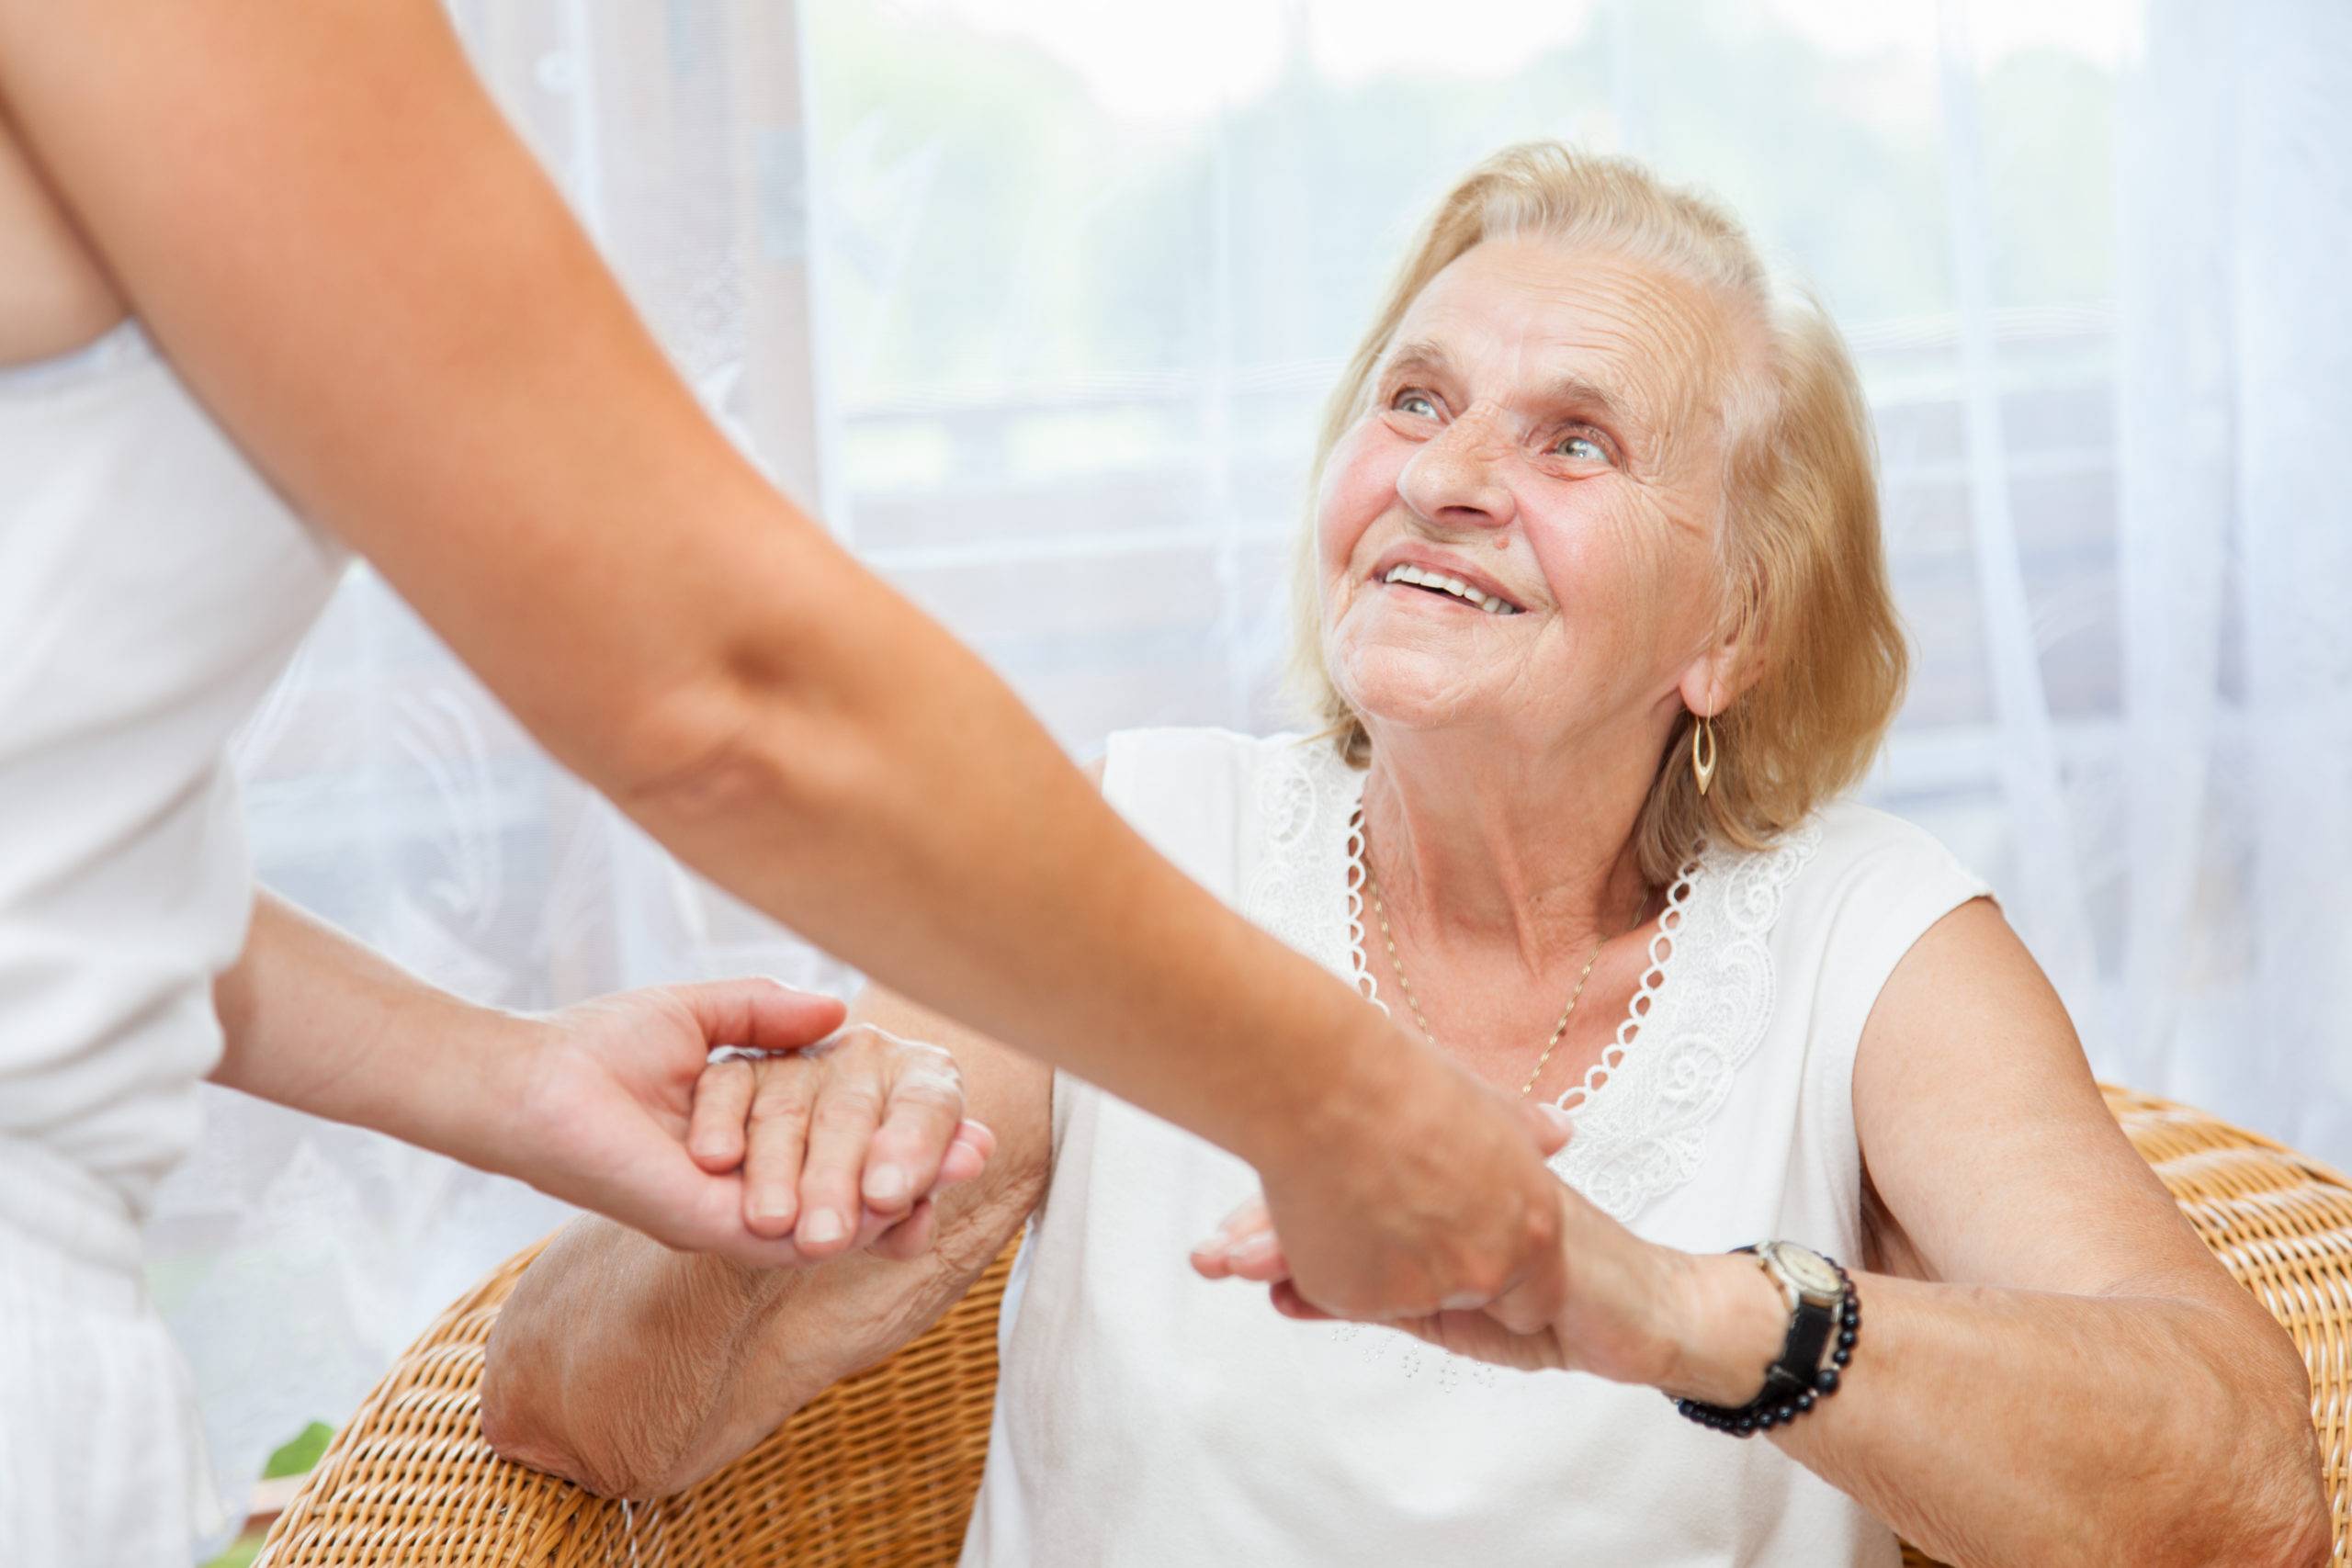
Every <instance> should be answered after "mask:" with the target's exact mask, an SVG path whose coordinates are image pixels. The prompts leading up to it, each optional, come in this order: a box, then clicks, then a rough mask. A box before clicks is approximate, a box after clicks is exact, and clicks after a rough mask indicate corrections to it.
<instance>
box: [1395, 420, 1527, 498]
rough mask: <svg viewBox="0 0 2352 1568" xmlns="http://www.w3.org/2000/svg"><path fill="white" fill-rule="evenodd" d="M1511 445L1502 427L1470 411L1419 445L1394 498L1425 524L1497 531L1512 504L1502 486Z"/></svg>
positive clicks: (1509, 496) (1508, 435)
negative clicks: (1400, 501)
mask: <svg viewBox="0 0 2352 1568" xmlns="http://www.w3.org/2000/svg"><path fill="white" fill-rule="evenodd" d="M1514 446H1515V440H1514V437H1513V436H1512V434H1511V433H1510V431H1508V430H1506V429H1504V428H1503V424H1502V422H1501V421H1499V420H1498V419H1496V418H1495V417H1493V416H1491V415H1486V414H1482V413H1481V412H1480V411H1477V410H1475V409H1474V410H1472V411H1471V412H1467V413H1464V415H1462V417H1460V418H1459V419H1456V420H1455V421H1454V422H1453V423H1451V424H1449V425H1447V426H1446V427H1445V428H1444V429H1443V430H1442V431H1440V432H1438V434H1436V435H1434V436H1432V437H1431V438H1430V439H1429V440H1428V441H1425V442H1423V443H1422V444H1421V447H1420V450H1419V451H1418V452H1415V453H1414V454H1413V456H1412V457H1411V458H1410V459H1409V460H1408V462H1407V463H1406V464H1405V470H1404V472H1403V473H1401V474H1399V475H1397V495H1398V496H1399V497H1401V498H1402V499H1403V501H1404V502H1405V504H1406V505H1408V506H1409V507H1411V508H1412V509H1413V511H1414V512H1416V513H1419V515H1420V516H1421V517H1422V518H1423V519H1424V520H1425V521H1427V522H1430V523H1437V524H1449V525H1453V526H1456V527H1462V526H1470V527H1476V526H1481V525H1484V526H1487V527H1500V526H1501V525H1504V524H1507V523H1509V522H1510V520H1511V518H1512V516H1513V515H1514V513H1515V511H1516V508H1517V503H1516V502H1514V501H1513V500H1512V498H1511V492H1510V486H1509V485H1508V484H1506V483H1504V482H1503V479H1504V475H1503V467H1504V465H1505V464H1506V463H1508V462H1509V461H1510V457H1511V455H1512V452H1513V449H1514Z"/></svg>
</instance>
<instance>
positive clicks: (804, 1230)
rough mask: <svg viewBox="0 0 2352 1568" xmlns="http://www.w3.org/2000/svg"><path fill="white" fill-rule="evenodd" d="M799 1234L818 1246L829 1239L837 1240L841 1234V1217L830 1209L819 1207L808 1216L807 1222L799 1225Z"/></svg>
mask: <svg viewBox="0 0 2352 1568" xmlns="http://www.w3.org/2000/svg"><path fill="white" fill-rule="evenodd" d="M800 1234H801V1235H802V1236H803V1237H804V1238H806V1239H807V1240H808V1241H809V1242H811V1243H814V1244H815V1245H817V1246H819V1247H822V1246H823V1245H824V1244H825V1243H827V1242H829V1241H839V1240H841V1238H842V1217H841V1216H840V1215H839V1214H836V1213H833V1212H832V1211H831V1209H820V1210H818V1211H817V1212H816V1213H813V1214H811V1215H809V1223H808V1224H805V1225H803V1226H802V1227H801V1230H800Z"/></svg>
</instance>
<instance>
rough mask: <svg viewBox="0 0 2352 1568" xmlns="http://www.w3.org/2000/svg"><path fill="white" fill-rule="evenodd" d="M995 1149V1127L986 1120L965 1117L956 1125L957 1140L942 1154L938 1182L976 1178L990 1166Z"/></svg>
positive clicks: (949, 1183) (951, 1183) (950, 1184)
mask: <svg viewBox="0 0 2352 1568" xmlns="http://www.w3.org/2000/svg"><path fill="white" fill-rule="evenodd" d="M995 1153H996V1133H995V1130H994V1129H992V1128H990V1127H989V1125H988V1123H986V1122H975V1121H973V1120H972V1119H971V1118H970V1117H968V1116H967V1117H966V1118H965V1119H964V1120H963V1122H961V1123H960V1124H959V1125H958V1126H957V1127H956V1141H955V1142H954V1143H952V1144H950V1145H947V1153H946V1154H944V1156H941V1157H940V1161H939V1185H940V1186H941V1187H943V1188H945V1187H954V1186H956V1184H957V1183H959V1182H965V1181H969V1180H971V1179H974V1178H975V1177H977V1176H978V1175H979V1174H980V1172H981V1171H983V1170H986V1169H987V1168H988V1164H989V1157H990V1156H993V1155H994V1154H995Z"/></svg>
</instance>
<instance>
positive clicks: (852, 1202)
mask: <svg viewBox="0 0 2352 1568" xmlns="http://www.w3.org/2000/svg"><path fill="white" fill-rule="evenodd" d="M853 1018H854V1021H855V1022H863V1023H869V1024H873V1025H875V1026H876V1027H878V1028H880V1029H883V1030H887V1031H888V1032H891V1033H893V1034H899V1035H905V1036H908V1037H910V1038H911V1039H922V1040H927V1041H931V1042H935V1043H938V1044H940V1045H943V1046H944V1047H946V1048H947V1050H948V1052H949V1053H950V1055H953V1056H954V1058H955V1060H956V1066H957V1068H958V1069H959V1070H960V1073H961V1076H962V1079H963V1094H964V1102H965V1105H966V1106H967V1108H968V1113H969V1114H970V1115H971V1116H972V1117H974V1118H977V1119H978V1120H979V1121H981V1122H985V1123H986V1124H987V1125H988V1126H989V1128H991V1129H993V1131H994V1132H995V1134H996V1140H997V1141H996V1148H995V1153H994V1155H993V1156H992V1157H991V1158H990V1160H989V1165H988V1168H987V1169H986V1170H985V1171H984V1172H983V1173H982V1175H981V1176H980V1177H979V1179H977V1180H974V1181H971V1182H969V1183H967V1185H964V1186H961V1187H957V1188H955V1189H953V1190H946V1191H943V1192H940V1193H939V1194H938V1195H937V1196H936V1198H935V1199H934V1200H933V1201H934V1203H935V1206H936V1207H935V1213H934V1214H933V1221H932V1223H933V1225H934V1226H935V1229H934V1230H933V1233H932V1235H931V1238H930V1246H929V1247H928V1248H927V1249H925V1250H923V1251H922V1253H921V1254H920V1255H919V1256H916V1257H913V1258H908V1259H907V1260H905V1261H893V1260H892V1259H891V1258H889V1257H888V1255H887V1253H886V1254H885V1255H883V1256H876V1252H874V1251H872V1250H864V1251H856V1252H848V1253H840V1252H837V1251H836V1250H835V1249H836V1248H837V1247H839V1246H840V1245H842V1244H841V1243H836V1244H833V1246H832V1247H827V1248H825V1250H826V1251H827V1252H829V1253H832V1254H833V1255H832V1256H831V1257H830V1258H827V1259H825V1260H822V1261H817V1262H812V1263H810V1264H809V1265H806V1266H804V1267H800V1268H791V1269H752V1268H746V1267H743V1266H742V1265H740V1264H737V1263H733V1262H730V1261H729V1260H727V1259H725V1258H717V1257H712V1256H708V1255H695V1254H687V1253H678V1252H672V1251H670V1250H669V1249H668V1248H666V1247H662V1246H661V1245H659V1244H658V1243H655V1242H652V1241H650V1240H648V1239H647V1238H646V1237H644V1236H642V1235H639V1234H638V1233H636V1232H634V1231H631V1230H628V1229H626V1228H624V1227H622V1226H620V1225H616V1224H613V1223H611V1222H610V1221H607V1220H602V1219H582V1220H579V1221H576V1222H574V1223H573V1224H571V1226H569V1227H568V1228H566V1229H565V1230H564V1232H563V1233H562V1234H561V1235H559V1236H557V1238H556V1239H555V1240H554V1241H553V1242H552V1243H550V1244H549V1245H548V1249H547V1250H546V1251H545V1252H544V1253H542V1254H541V1255H540V1256H539V1257H538V1258H537V1259H536V1260H535V1261H534V1262H533V1263H532V1265H531V1267H530V1268H529V1269H527V1270H526V1272H525V1274H524V1276H523V1278H522V1280H521V1281H520V1282H519V1283H518V1284H517V1285H516V1286H515V1293H514V1295H513V1297H512V1298H511V1299H510V1300H509V1301H508V1303H507V1304H506V1306H505V1308H504V1310H503V1312H502V1313H501V1314H500V1315H499V1319H498V1323H497V1325H496V1326H495V1327H494V1329H493V1330H492V1335H491V1339H490V1345H489V1359H488V1362H487V1364H486V1365H485V1367H484V1369H483V1372H482V1387H481V1416H482V1430H483V1433H484V1435H485V1436H487V1437H488V1438H489V1439H490V1442H491V1446H492V1448H494V1449H496V1450H498V1451H499V1452H500V1453H501V1454H502V1455H503V1456H504V1457H506V1458H508V1459H511V1460H515V1461H517V1462H520V1463H523V1464H527V1465H530V1466H532V1467H533V1468H534V1469H538V1470H545V1471H549V1472H553V1473H555V1474H558V1475H561V1476H564V1477H566V1478H567V1479H570V1480H572V1481H576V1482H578V1483H581V1484H582V1485H583V1486H586V1487H587V1488H588V1489H589V1490H591V1491H593V1492H597V1493H600V1494H603V1495H606V1496H616V1497H655V1496H664V1495H669V1494H671V1493H674V1492H680V1491H684V1489H685V1488H687V1487H689V1486H692V1485H693V1484H694V1483H696V1482H698V1481H700V1480H702V1479H703V1478H704V1477H706V1476H707V1475H709V1474H711V1473H712V1472H716V1471H718V1470H719V1469H720V1468H722V1467H723V1466H725V1465H726V1464H727V1463H728V1462H729V1461H731V1460H733V1459H735V1458H736V1457H738V1456H739V1455H741V1454H742V1453H744V1452H746V1451H748V1450H750V1449H751V1448H752V1447H753V1446H754V1445H755V1444H757V1443H758V1442H759V1441H760V1439H761V1438H764V1437H766V1436H767V1435H768V1434H769V1433H770V1432H772V1431H774V1430H775V1428H776V1427H779V1426H781V1425H782V1424H783V1423H784V1422H785V1421H786V1419H787V1418H789V1417H790V1416H791V1415H792V1414H793V1412H795V1411H797V1410H798V1409H799V1408H800V1407H801V1406H802V1405H803V1404H807V1403H808V1402H809V1400H810V1399H813V1398H814V1397H816V1395H817V1394H819V1393H821V1392H823V1391H824V1390H825V1389H826V1388H827V1387H829V1386H831V1384H832V1383H834V1382H837V1381H839V1380H840V1379H842V1378H844V1377H847V1376H849V1375H850V1374H852V1373H854V1372H857V1371H863V1370H865V1368H867V1367H870V1366H873V1365H874V1364H876V1362H878V1361H880V1360H882V1359H884V1358H886V1357H888V1355H889V1354H890V1353H891V1352H892V1351H893V1350H896V1349H897V1348H899V1346H901V1345H904V1344H905V1343H907V1341H909V1340H910V1339H912V1338H914V1337H916V1336H917V1335H919V1334H921V1333H922V1331H923V1330H924V1329H926V1328H928V1327H929V1326H931V1325H932V1324H933V1323H935V1322H937V1321H938V1319H939V1317H940V1315H941V1314H943V1313H944V1312H945V1311H946V1310H947V1309H948V1308H949V1307H951V1306H953V1305H954V1304H955V1303H956V1301H957V1300H959V1299H960V1298H961V1297H962V1296H963V1294H964V1292H965V1291H966V1290H967V1289H968V1288H969V1287H970V1285H971V1283H972V1281H973V1280H976V1279H978V1277H979V1275H980V1274H981V1273H982V1272H984V1271H985V1270H986V1269H987V1268H988V1266H989V1262H990V1261H991V1260H992V1259H993V1258H995V1257H996V1256H997V1254H998V1253H999V1252H1000V1251H1001V1250H1002V1249H1003V1247H1004V1245H1005V1243H1006V1242H1008V1241H1009V1240H1011V1239H1012V1236H1013V1235H1014V1234H1015V1233H1017V1232H1018V1231H1019V1230H1020V1228H1021V1225H1022V1224H1023V1221H1024V1220H1025V1219H1026V1218H1027V1217H1028V1215H1029V1213H1030V1211H1031V1210H1032V1209H1034V1208H1035V1206H1036V1204H1037V1202H1038V1201H1039V1200H1040V1199H1041V1198H1042V1197H1043V1196H1044V1192H1045V1186H1046V1168H1047V1164H1048V1162H1049V1160H1050V1157H1051V1145H1052V1134H1051V1122H1050V1118H1051V1109H1052V1075H1051V1073H1050V1072H1049V1071H1047V1070H1046V1068H1044V1067H1042V1066H1038V1065H1037V1064H1036V1063H1035V1061H1033V1060H1031V1059H1030V1058H1028V1057H1025V1056H1022V1055H1017V1054H1015V1053H1013V1052H1011V1051H1008V1050H1006V1049H1004V1048H1003V1047H1001V1046H999V1045H996V1044H994V1043H991V1042H989V1041H988V1040H986V1039H984V1038H983V1037H981V1036H979V1035H978V1034H976V1033H974V1032H970V1031H968V1030H963V1029H959V1028H957V1027H956V1026H955V1025H953V1024H950V1023H948V1022H946V1021H944V1020H942V1019H940V1018H938V1017H936V1016H935V1015H933V1014H930V1013H927V1012H925V1011H923V1010H921V1009H919V1008H917V1007H915V1006H914V1005H913V1004H912V1003H910V1002H907V1001H905V1000H904V999H902V998H897V997H893V996H890V995H888V994H887V993H884V992H881V991H878V990H877V991H869V992H867V993H866V994H865V996H864V997H863V998H860V999H859V1001H858V1003H857V1005H856V1007H855V1009H854V1012H853ZM855 1099H856V1096H854V1095H852V1096H848V1097H845V1099H844V1100H843V1101H842V1102H841V1103H838V1104H828V1105H822V1106H820V1107H819V1108H818V1109H817V1111H816V1113H815V1119H814V1122H809V1119H808V1118H807V1117H806V1116H805V1115H802V1114H786V1113H781V1112H783V1111H785V1108H783V1107H777V1106H763V1107H759V1108H758V1111H759V1112H760V1113H758V1114H754V1115H753V1116H752V1122H751V1125H750V1128H749V1137H750V1140H751V1148H750V1151H749V1159H748V1161H747V1164H746V1177H745V1179H746V1182H747V1185H748V1186H749V1188H750V1189H751V1190H750V1192H749V1201H751V1202H752V1205H753V1208H754V1213H755V1214H758V1213H761V1212H763V1211H766V1212H768V1213H770V1214H771V1216H772V1218H770V1219H764V1220H756V1221H755V1223H757V1224H761V1225H762V1227H763V1228H764V1229H766V1230H767V1231H769V1232H770V1234H775V1235H783V1234H786V1233H787V1232H792V1233H796V1234H797V1235H799V1236H800V1237H801V1238H802V1239H804V1240H805V1239H806V1238H807V1235H808V1223H807V1222H808V1217H809V1214H811V1213H815V1212H817V1211H820V1210H822V1209H827V1208H831V1209H832V1210H834V1211H836V1212H840V1213H847V1214H849V1215H852V1216H854V1214H855V1213H856V1210H857V1207H858V1204H859V1196H860V1195H859V1193H858V1191H857V1190H856V1188H855V1182H856V1173H857V1172H858V1171H859V1170H860V1168H861V1167H862V1168H863V1169H864V1170H865V1175H866V1183H865V1185H866V1188H867V1191H868V1193H869V1194H870V1193H871V1191H872V1188H873V1183H872V1174H873V1171H874V1168H875V1166H874V1164H873V1162H872V1160H870V1159H861V1158H860V1157H859V1156H860V1155H862V1154H863V1153H864V1150H865V1143H866V1141H867V1140H868V1139H871V1138H876V1134H875V1132H874V1119H873V1117H872V1116H871V1115H870V1114H869V1115H867V1116H865V1118H864V1119H863V1121H862V1122H861V1118H860V1115H859V1108H858V1107H857V1106H856V1105H855V1104H854V1100H855ZM738 1103H739V1110H740V1109H741V1107H740V1101H739V1102H738ZM771 1111H775V1112H779V1113H777V1114H768V1112H771ZM837 1118H839V1119H837ZM804 1126H805V1127H806V1131H807V1136H808V1142H809V1148H810V1150H811V1151H812V1153H811V1155H810V1157H809V1168H808V1174H807V1176H806V1178H805V1179H804V1182H803V1184H802V1188H801V1190H799V1191H797V1192H796V1193H793V1194H792V1195H791V1196H790V1197H789V1198H788V1199H787V1201H786V1203H785V1204H784V1205H783V1210H782V1212H781V1213H776V1212H775V1210H776V1207H777V1206H776V1205H775V1203H774V1202H773V1201H770V1199H769V1198H768V1197H767V1196H763V1189H766V1190H768V1191H769V1192H771V1193H772V1192H773V1188H772V1186H771V1182H770V1178H771V1177H772V1176H773V1174H774V1173H775V1169H776V1168H778V1166H779V1165H780V1164H781V1165H787V1166H791V1167H795V1168H797V1167H798V1165H799V1163H800V1158H799V1155H800V1151H799V1150H798V1149H797V1147H781V1146H778V1145H776V1144H775V1143H773V1142H770V1140H772V1139H778V1138H782V1139H791V1138H796V1137H797V1136H798V1135H799V1130H800V1129H801V1128H803V1127H804ZM705 1132H706V1128H705V1125H704V1122H703V1120H702V1118H701V1117H700V1115H699V1114H698V1115H697V1122H696V1135H697V1139H698V1140H699V1139H700V1138H701V1137H702V1135H703V1134H705ZM828 1144H830V1145H831V1156H828V1157H826V1158H824V1159H822V1160H820V1158H819V1157H818V1156H817V1154H816V1153H815V1152H813V1151H816V1150H818V1149H819V1148H820V1146H822V1145H828ZM853 1145H854V1149H855V1152H854V1153H852V1154H851V1156H850V1157H848V1158H847V1159H843V1158H842V1157H839V1156H842V1154H843V1153H844V1152H845V1151H848V1150H849V1149H850V1148H851V1147H852V1146H853ZM875 1148H876V1152H877V1153H878V1152H879V1151H880V1143H879V1141H878V1139H876V1143H875ZM820 1165H821V1166H822V1167H823V1169H822V1170H821V1171H820ZM763 1166H764V1167H766V1169H764V1170H763ZM853 1223H854V1221H853ZM874 1229H875V1226H874V1224H873V1223H872V1222H871V1221H870V1220H869V1221H868V1223H867V1224H866V1225H865V1227H864V1228H863V1230H862V1231H861V1233H860V1234H861V1235H864V1236H870V1235H872V1234H873V1231H874Z"/></svg>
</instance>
